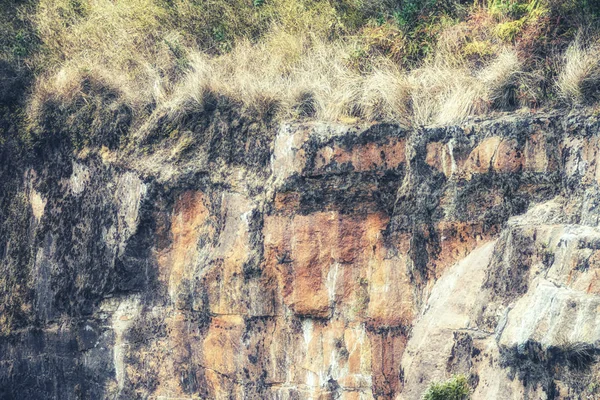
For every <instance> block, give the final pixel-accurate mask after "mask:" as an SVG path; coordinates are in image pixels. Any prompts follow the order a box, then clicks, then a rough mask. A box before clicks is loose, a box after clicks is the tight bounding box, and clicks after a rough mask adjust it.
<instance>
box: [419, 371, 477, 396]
mask: <svg viewBox="0 0 600 400" xmlns="http://www.w3.org/2000/svg"><path fill="white" fill-rule="evenodd" d="M470 393H471V388H470V387H469V383H468V382H467V378H466V377H465V376H464V375H455V376H453V377H452V378H450V379H449V380H447V381H446V382H441V383H436V382H434V383H432V384H431V385H429V387H428V388H427V391H426V392H425V393H424V394H423V400H467V399H468V398H469V395H470Z"/></svg>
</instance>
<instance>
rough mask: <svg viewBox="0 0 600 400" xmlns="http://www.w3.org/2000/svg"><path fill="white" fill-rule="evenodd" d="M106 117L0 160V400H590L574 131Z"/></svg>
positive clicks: (584, 153)
mask: <svg viewBox="0 0 600 400" xmlns="http://www.w3.org/2000/svg"><path fill="white" fill-rule="evenodd" d="M123 113H124V114H123ZM115 116H116V117H115ZM105 117H106V119H107V120H110V121H112V122H111V123H112V125H110V126H112V128H110V129H109V128H107V127H106V126H107V125H106V124H100V123H99V122H98V121H100V120H101V118H104V117H102V116H101V117H97V118H96V119H94V118H91V119H90V121H91V123H90V127H92V128H91V129H92V130H93V132H96V133H97V135H96V136H94V138H92V140H89V141H88V142H86V143H85V146H84V147H81V146H79V147H78V144H77V143H75V142H76V141H75V140H74V138H77V137H79V136H77V135H78V134H77V133H75V134H74V136H73V132H62V131H60V130H57V129H55V128H54V127H53V126H51V124H52V121H51V119H49V122H48V121H47V122H46V123H47V124H49V125H47V126H45V128H44V129H46V130H47V131H48V132H51V133H52V134H51V135H48V138H47V139H46V142H44V146H43V147H42V148H40V149H39V150H38V151H39V153H38V156H37V157H35V158H33V159H31V160H30V161H28V162H24V163H21V164H19V165H18V167H11V168H8V167H7V166H8V165H9V162H10V161H9V160H8V158H7V160H6V161H5V162H4V161H3V163H4V165H3V169H2V179H3V182H5V188H6V189H5V190H3V192H2V194H1V199H0V204H1V205H2V208H1V210H0V216H1V217H2V222H1V223H0V233H1V236H0V257H1V259H2V261H1V264H0V265H1V266H2V277H1V278H0V288H1V292H0V293H1V294H2V302H1V305H0V328H1V331H0V332H1V333H0V348H1V349H2V351H1V352H0V365H2V368H0V397H2V398H6V399H11V398H19V399H39V398H60V399H80V398H81V399H83V398H90V399H96V398H124V399H125V398H127V399H129V398H161V399H168V398H172V399H181V398H206V399H229V398H235V399H238V398H239V399H242V398H246V399H337V398H339V399H371V398H376V399H418V398H420V396H421V395H422V393H423V391H424V390H425V389H426V387H427V385H428V384H429V383H430V382H431V381H437V380H442V379H444V378H447V377H449V376H451V375H452V374H456V373H463V374H465V375H467V376H468V377H469V382H470V384H471V386H472V388H473V398H475V399H491V398H497V399H521V398H529V399H539V398H549V399H551V398H565V399H566V398H570V399H575V398H586V396H589V398H594V396H598V393H597V392H598V391H599V390H600V388H599V387H598V385H597V384H596V382H597V378H598V367H597V364H596V355H597V353H598V349H599V348H600V347H599V346H600V344H599V343H600V341H599V340H600V325H598V323H597V322H596V314H597V310H598V306H600V286H599V285H600V284H599V283H598V279H597V273H598V270H599V268H600V264H599V263H598V262H597V260H600V258H599V257H598V255H597V254H596V253H597V252H598V251H599V249H600V230H599V228H598V221H599V218H600V207H598V203H599V200H598V199H599V197H598V195H599V190H598V188H599V183H600V159H599V156H598V152H599V151H600V121H599V120H598V118H597V117H596V116H595V115H593V114H590V113H587V112H579V113H574V114H571V115H565V114H561V113H553V114H543V113H541V114H523V115H507V116H504V117H497V118H495V119H488V120H473V121H471V122H469V123H467V124H465V125H463V126H453V127H434V128H422V129H418V130H409V129H406V128H403V127H401V126H396V125H389V124H377V125H369V126H343V125H333V124H322V123H300V122H299V123H291V124H284V125H281V126H275V125H274V124H271V123H265V124H263V125H261V124H258V123H256V122H254V121H252V120H249V119H246V118H245V117H244V116H243V115H241V114H238V113H236V112H235V111H230V112H223V111H220V109H218V108H217V109H210V110H204V111H202V112H198V113H197V114H193V113H192V114H190V115H188V116H186V117H185V118H183V119H180V120H170V119H169V117H168V115H164V116H157V117H154V118H153V119H152V120H151V121H149V122H148V123H147V124H146V125H145V126H144V127H142V128H141V129H139V130H138V132H137V133H136V134H134V135H132V139H129V140H130V143H129V144H125V145H123V146H118V143H119V142H122V141H123V139H120V138H121V137H122V136H123V132H124V131H125V130H126V129H128V125H127V124H128V123H129V122H128V121H129V119H128V117H127V113H126V111H123V110H112V111H110V112H107V113H106V116H105ZM113 117H115V118H113ZM98 118H100V120H99V119H98ZM115 121H116V122H115ZM119 121H120V122H119ZM100 122H101V121H100ZM43 127H44V125H43ZM115 130H116V131H115ZM11 165H12V164H11Z"/></svg>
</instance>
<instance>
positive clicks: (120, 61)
mask: <svg viewBox="0 0 600 400" xmlns="http://www.w3.org/2000/svg"><path fill="white" fill-rule="evenodd" d="M599 16H600V7H597V6H596V5H595V3H594V2H589V1H588V0H568V1H566V2H565V1H562V2H559V1H557V0H487V1H484V0H481V1H476V2H463V1H458V0H457V1H447V2H436V1H432V0H406V1H403V2H395V1H391V0H369V1H358V0H342V1H338V2H331V1H328V0H252V1H249V0H233V1H223V0H215V1H211V2H204V1H199V0H171V1H163V0H128V1H125V0H93V1H92V0H39V4H38V5H37V7H36V12H35V13H34V14H33V15H32V17H31V20H32V21H33V24H34V25H35V26H36V30H37V35H38V37H39V39H40V42H41V43H42V46H41V50H40V51H38V52H37V53H36V54H35V55H34V56H33V57H32V59H33V60H35V62H36V64H37V65H38V66H40V67H39V71H38V73H37V80H36V85H35V88H34V90H33V94H32V96H31V97H30V102H29V103H30V115H31V116H32V118H33V119H35V118H36V115H37V114H38V113H39V110H41V109H42V107H41V105H43V104H44V103H45V102H47V101H49V100H52V101H55V102H65V103H68V102H70V101H73V99H75V98H81V97H82V95H81V93H82V86H81V85H82V83H83V82H85V81H86V79H87V78H88V77H93V78H94V79H95V80H98V81H99V82H102V85H103V86H104V87H107V88H110V89H111V92H113V93H117V94H118V97H119V100H120V101H121V102H123V103H124V104H126V105H127V107H130V108H131V109H132V110H133V114H134V115H137V116H148V114H149V113H152V112H153V111H154V110H157V109H158V110H161V112H163V111H165V110H167V111H168V113H169V114H170V115H171V117H173V118H178V117H181V116H182V115H185V113H187V112H188V111H189V110H190V109H202V108H203V107H205V106H206V102H207V101H210V98H211V94H218V95H220V96H225V97H227V98H231V99H232V100H234V101H235V102H236V103H237V104H241V105H242V106H243V107H244V108H246V109H248V110H251V111H252V112H253V113H256V115H259V116H269V117H272V116H276V117H277V118H282V119H289V118H315V119H319V120H328V121H339V120H347V119H349V118H351V119H357V118H358V119H364V120H369V121H400V122H403V123H406V124H414V125H427V124H449V123H456V122H460V121H461V120H463V119H464V118H467V117H469V116H472V115H477V114H482V113H487V112H490V111H493V110H512V109H515V108H517V107H523V106H527V107H530V106H535V107H537V106H539V105H542V104H552V101H553V98H555V97H557V96H559V97H561V98H563V99H567V100H568V101H570V102H583V101H584V100H586V99H587V100H589V99H595V95H592V94H591V93H595V90H596V89H595V88H596V86H597V82H598V81H599V76H600V72H599V71H600V69H599V68H598V59H599V58H600V53H599V51H598V50H597V49H598V46H582V45H579V44H574V45H573V46H571V47H569V49H568V50H566V53H565V54H566V55H565V61H564V62H563V63H557V62H556V61H555V60H556V59H557V56H556V54H562V52H564V49H566V48H567V44H568V43H569V42H571V41H572V40H573V39H574V38H575V35H576V33H577V31H578V29H579V28H580V27H581V26H583V25H584V24H587V26H590V27H591V28H590V31H592V32H594V31H595V29H596V28H595V27H596V26H597V21H598V17H599ZM557 65H560V71H559V68H557V67H556V66H557ZM554 81H556V82H557V84H556V85H554V84H553V82H554ZM84 97H85V96H84Z"/></svg>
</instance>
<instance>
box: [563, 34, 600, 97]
mask: <svg viewBox="0 0 600 400" xmlns="http://www.w3.org/2000/svg"><path fill="white" fill-rule="evenodd" d="M556 85H557V87H558V93H559V94H560V96H561V97H562V98H563V99H564V100H566V101H568V102H570V103H585V102H589V101H591V100H592V98H593V97H596V96H597V95H598V91H599V90H600V45H598V44H596V45H591V46H587V47H586V46H584V45H582V43H581V41H580V40H579V39H578V40H576V41H575V42H573V43H572V44H571V45H570V46H569V48H568V49H567V51H566V53H565V55H564V61H563V66H562V70H561V72H560V74H559V75H558V78H557V82H556Z"/></svg>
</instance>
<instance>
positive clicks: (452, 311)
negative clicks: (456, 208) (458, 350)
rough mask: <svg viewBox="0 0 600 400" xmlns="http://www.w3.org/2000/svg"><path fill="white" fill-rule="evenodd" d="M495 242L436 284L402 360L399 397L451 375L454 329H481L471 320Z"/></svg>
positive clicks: (414, 395)
mask: <svg viewBox="0 0 600 400" xmlns="http://www.w3.org/2000/svg"><path fill="white" fill-rule="evenodd" d="M495 243H496V242H495V241H494V242H489V243H486V244H484V245H483V246H480V247H479V248H478V249H476V250H475V251H473V252H472V253H471V254H469V256H468V257H466V258H465V259H464V260H462V261H461V262H459V263H457V264H456V265H454V266H453V267H451V268H449V269H448V271H446V273H445V274H444V276H442V278H440V280H439V281H438V282H437V283H436V285H435V286H434V288H433V290H432V291H431V296H430V297H429V301H428V303H427V306H426V308H425V312H424V314H423V315H422V316H421V317H420V318H419V320H418V322H416V323H415V325H414V327H413V331H412V336H411V339H410V340H409V341H408V344H407V346H406V351H405V353H404V357H403V359H402V368H403V369H404V371H407V373H406V376H405V382H404V391H403V392H402V393H401V394H400V396H399V397H398V398H399V399H418V398H420V396H421V394H422V393H423V392H424V391H425V389H426V388H427V385H428V384H429V383H430V382H432V381H440V380H445V379H446V378H447V377H448V375H449V374H448V372H447V371H446V364H447V360H448V357H450V355H451V352H452V347H453V345H454V339H453V336H454V332H457V331H458V332H460V331H467V332H473V333H474V334H475V335H484V336H487V335H489V334H488V333H486V332H481V333H480V332H478V329H477V326H476V325H475V323H474V322H472V318H473V317H474V315H475V313H476V311H477V309H478V308H479V307H480V303H479V300H480V299H479V298H478V297H479V296H478V294H479V293H480V289H481V286H482V284H483V282H484V279H485V276H486V274H485V273H486V270H487V268H488V266H489V264H490V258H491V256H492V253H493V251H494V245H495Z"/></svg>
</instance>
